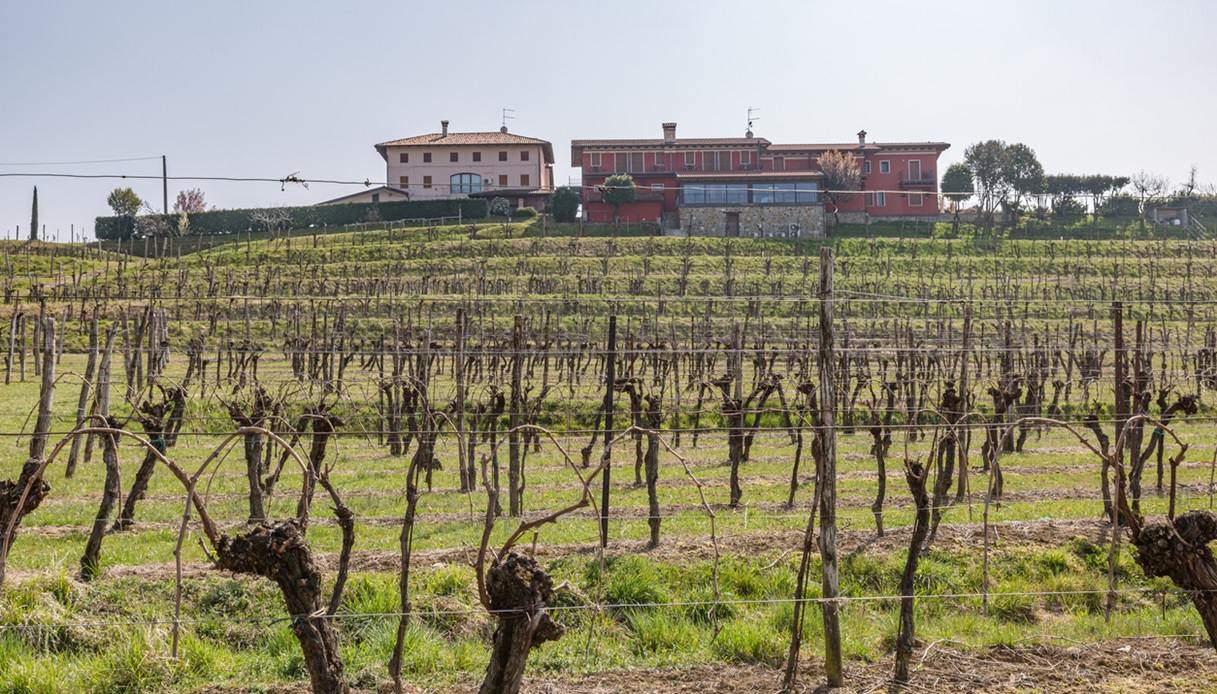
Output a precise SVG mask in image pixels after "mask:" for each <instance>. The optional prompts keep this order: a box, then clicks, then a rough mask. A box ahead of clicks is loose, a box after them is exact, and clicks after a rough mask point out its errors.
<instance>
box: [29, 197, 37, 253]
mask: <svg viewBox="0 0 1217 694" xmlns="http://www.w3.org/2000/svg"><path fill="white" fill-rule="evenodd" d="M30 240H31V241H37V240H38V186H34V207H33V209H31V210H30Z"/></svg>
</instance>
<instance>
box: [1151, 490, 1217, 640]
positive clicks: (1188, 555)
mask: <svg viewBox="0 0 1217 694" xmlns="http://www.w3.org/2000/svg"><path fill="white" fill-rule="evenodd" d="M1213 540H1217V513H1213V512H1212V511H1188V512H1187V513H1185V514H1183V515H1181V516H1179V517H1178V518H1176V519H1174V521H1173V522H1172V521H1169V520H1168V521H1163V522H1155V523H1150V524H1148V525H1146V526H1145V527H1144V528H1142V529H1141V532H1140V533H1138V534H1137V537H1136V538H1135V539H1134V540H1133V544H1134V545H1136V548H1137V552H1136V560H1137V564H1139V565H1140V566H1141V568H1142V569H1143V570H1144V571H1145V573H1146V574H1148V575H1150V576H1166V577H1169V578H1170V579H1171V580H1172V581H1174V583H1175V585H1177V586H1179V587H1180V588H1182V589H1183V590H1186V591H1187V592H1188V595H1189V596H1190V597H1191V599H1192V604H1193V605H1195V606H1196V611H1197V612H1199V613H1200V619H1201V620H1202V621H1203V622H1204V629H1205V631H1207V632H1208V635H1209V643H1211V644H1212V645H1213V648H1214V649H1217V561H1214V559H1213V552H1212V550H1210V549H1209V547H1208V543H1210V542H1212V541H1213Z"/></svg>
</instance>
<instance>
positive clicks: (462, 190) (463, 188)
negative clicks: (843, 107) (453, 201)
mask: <svg viewBox="0 0 1217 694" xmlns="http://www.w3.org/2000/svg"><path fill="white" fill-rule="evenodd" d="M448 190H449V191H450V192H452V193H455V194H466V195H467V194H469V193H480V192H481V191H482V177H481V176H480V175H478V174H475V173H460V174H452V175H451V176H449V177H448Z"/></svg>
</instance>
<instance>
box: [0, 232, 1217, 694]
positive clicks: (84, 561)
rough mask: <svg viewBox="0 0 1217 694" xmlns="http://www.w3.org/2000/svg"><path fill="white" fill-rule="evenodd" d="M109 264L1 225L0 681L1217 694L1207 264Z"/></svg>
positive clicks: (168, 257) (575, 247) (1168, 254)
mask: <svg viewBox="0 0 1217 694" xmlns="http://www.w3.org/2000/svg"><path fill="white" fill-rule="evenodd" d="M567 231H568V232H570V230H567ZM130 243H131V247H129V248H126V249H115V248H111V249H110V250H105V249H102V248H99V247H96V246H88V247H86V246H77V245H73V246H68V245H53V244H38V243H22V244H16V243H8V244H6V245H3V246H0V248H3V251H4V252H3V267H0V272H2V273H3V274H2V276H0V281H2V282H3V293H4V302H3V304H0V354H3V356H4V361H3V363H2V364H0V369H3V373H2V376H0V377H2V378H3V383H0V402H3V404H4V407H3V408H2V409H0V692H57V691H107V692H109V691H124V692H125V691H133V692H134V691H140V692H143V691H200V692H216V693H218V692H236V691H309V690H310V689H311V690H312V691H318V692H346V691H399V692H400V691H427V692H433V691H434V692H457V691H472V690H480V691H481V692H485V693H491V692H516V691H534V692H543V691H564V692H565V691H569V692H603V691H619V690H622V689H625V688H627V687H628V688H632V689H637V690H640V691H672V692H677V691H690V692H691V691H723V690H736V691H779V690H782V691H788V692H795V691H800V692H801V691H808V692H809V691H813V690H815V689H816V688H817V687H820V686H822V685H825V684H828V685H830V686H845V687H848V688H850V690H854V691H875V690H879V689H884V688H888V687H896V688H904V689H907V690H909V691H975V690H984V691H1058V692H1060V691H1094V690H1096V688H1097V689H1099V690H1101V691H1130V690H1133V689H1135V690H1137V691H1204V690H1208V689H1210V688H1211V687H1212V684H1211V683H1212V682H1213V681H1217V680H1215V678H1217V658H1215V657H1214V649H1217V562H1215V560H1214V557H1213V555H1212V550H1211V548H1210V546H1209V543H1211V542H1212V541H1213V540H1215V539H1217V512H1215V510H1214V508H1215V507H1214V494H1215V492H1217V435H1214V434H1213V430H1214V429H1213V420H1214V412H1215V411H1217V410H1214V403H1215V402H1217V242H1214V241H1208V240H1187V239H1180V238H1174V239H1152V238H1147V239H1136V240H1133V239H1112V240H1080V239H1074V240H1069V239H1061V240H1046V239H1045V240H1002V239H931V238H918V239H902V238H882V239H863V238H858V239H839V240H835V241H830V242H826V243H815V242H810V241H796V240H777V239H772V240H765V239H721V238H657V237H628V238H627V237H604V238H588V237H580V236H575V235H558V236H553V235H549V234H546V236H544V237H542V236H541V235H539V234H538V233H537V230H536V228H535V227H531V226H529V225H527V224H512V225H503V224H484V225H459V226H450V227H418V228H399V229H389V230H382V231H360V232H357V233H332V234H311V233H309V234H305V233H300V234H275V235H272V236H269V237H267V238H259V239H252V238H250V239H240V238H234V239H226V242H222V243H209V244H206V247H201V246H200V245H199V244H198V243H197V242H195V241H191V242H190V243H183V245H182V246H181V247H180V248H179V247H173V246H171V245H170V244H169V242H164V244H165V245H164V246H163V247H162V248H157V247H156V244H158V243H161V242H160V241H154V242H153V244H154V247H153V248H152V249H151V250H150V249H149V248H148V247H147V242H144V241H140V242H138V243H141V244H143V246H142V247H141V248H140V249H138V254H136V249H135V247H134V244H135V243H136V242H130Z"/></svg>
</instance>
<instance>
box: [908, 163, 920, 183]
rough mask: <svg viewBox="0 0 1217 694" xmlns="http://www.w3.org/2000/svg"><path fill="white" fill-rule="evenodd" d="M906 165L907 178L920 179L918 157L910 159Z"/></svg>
mask: <svg viewBox="0 0 1217 694" xmlns="http://www.w3.org/2000/svg"><path fill="white" fill-rule="evenodd" d="M908 167H909V172H908V180H910V181H920V180H921V160H920V159H910V160H909V163H908Z"/></svg>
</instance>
